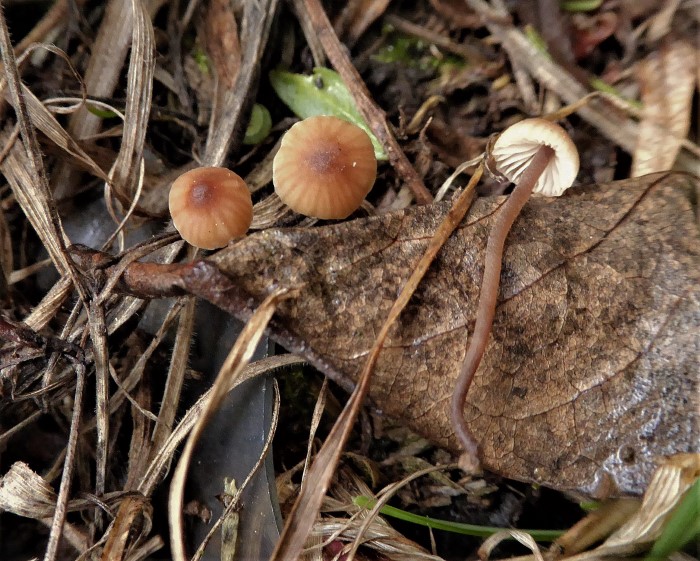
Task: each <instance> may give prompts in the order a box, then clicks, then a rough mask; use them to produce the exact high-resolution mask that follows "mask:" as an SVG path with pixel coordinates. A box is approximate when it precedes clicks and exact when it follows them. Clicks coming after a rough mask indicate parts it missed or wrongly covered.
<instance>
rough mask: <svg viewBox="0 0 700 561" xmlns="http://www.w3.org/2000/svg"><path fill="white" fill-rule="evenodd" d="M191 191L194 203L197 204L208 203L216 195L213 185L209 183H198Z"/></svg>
mask: <svg viewBox="0 0 700 561" xmlns="http://www.w3.org/2000/svg"><path fill="white" fill-rule="evenodd" d="M190 193H191V194H190V198H191V199H192V203H193V204H195V205H197V206H203V205H206V204H208V203H209V201H210V200H211V198H212V196H213V195H214V193H213V189H212V188H211V185H208V184H207V183H196V184H195V185H193V186H192V191H191V192H190Z"/></svg>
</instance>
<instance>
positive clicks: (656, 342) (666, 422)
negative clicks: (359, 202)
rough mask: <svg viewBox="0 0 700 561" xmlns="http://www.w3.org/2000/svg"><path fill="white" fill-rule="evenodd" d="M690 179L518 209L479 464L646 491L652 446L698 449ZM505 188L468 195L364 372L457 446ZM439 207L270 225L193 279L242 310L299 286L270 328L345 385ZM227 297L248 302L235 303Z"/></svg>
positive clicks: (481, 388) (580, 192)
mask: <svg viewBox="0 0 700 561" xmlns="http://www.w3.org/2000/svg"><path fill="white" fill-rule="evenodd" d="M693 187H694V184H693V182H692V181H691V180H690V179H689V178H687V177H685V176H681V175H669V174H657V175H653V176H647V177H644V178H641V179H636V180H630V181H624V182H617V183H612V184H608V185H601V186H590V187H583V188H578V189H573V190H570V191H569V193H568V194H567V195H565V196H564V197H561V198H535V199H533V200H532V201H531V202H529V203H528V205H527V206H526V207H525V208H524V210H523V212H522V214H521V216H520V218H519V219H518V220H517V221H516V223H515V225H514V226H513V229H512V230H511V233H510V236H509V238H508V242H507V245H506V249H505V258H504V263H503V271H502V274H501V292H500V298H499V304H498V309H497V312H496V317H495V322H494V326H493V334H492V338H491V342H490V344H489V347H488V349H487V351H486V354H485V356H484V359H483V362H482V365H481V367H480V368H479V371H478V373H477V376H476V379H475V382H474V385H473V387H472V389H471V391H470V393H469V395H468V397H467V405H466V409H465V415H466V418H467V420H468V422H469V423H470V427H471V428H472V430H473V433H474V434H475V435H476V436H477V438H479V439H480V441H481V449H482V454H483V462H484V465H485V466H486V467H488V468H489V469H491V470H493V471H495V472H497V473H500V474H502V475H504V476H507V477H511V478H516V479H522V480H525V481H536V482H538V483H542V484H545V485H548V486H551V487H554V488H558V489H567V490H572V491H579V492H582V493H585V494H588V495H600V494H609V493H612V494H618V493H622V494H628V493H640V492H642V491H643V490H644V487H645V484H646V482H647V481H648V478H649V477H650V475H651V472H652V470H653V467H654V458H655V457H656V456H659V455H663V454H671V453H675V452H685V451H691V450H697V449H698V443H697V438H696V436H695V435H696V434H697V433H696V432H695V431H696V429H697V426H698V413H697V412H698V410H699V408H700V402H699V398H698V372H699V371H700V368H699V366H700V340H699V337H698V333H700V243H699V238H698V229H697V224H696V222H695V218H694V211H693V208H692V207H691V203H690V200H691V194H690V193H691V192H692V188H693ZM503 201H504V199H503V198H491V199H481V200H478V201H477V202H476V203H475V204H474V206H473V208H472V210H471V211H470V214H469V216H468V218H467V220H466V222H465V225H463V226H462V227H461V228H460V229H459V230H458V231H457V232H456V233H455V235H454V236H453V237H452V238H451V239H450V240H449V241H448V243H447V244H446V245H445V247H444V248H443V250H442V251H441V253H440V254H439V255H438V258H437V259H436V261H435V263H434V264H433V267H432V269H431V271H430V272H429V273H428V274H427V275H426V278H425V279H424V282H423V284H422V285H421V286H420V287H419V289H418V291H417V292H416V294H415V295H414V298H413V300H412V302H411V304H409V306H408V307H407V309H406V310H405V312H404V313H403V315H402V316H401V319H400V322H399V324H398V325H397V326H395V327H394V329H393V330H392V332H391V334H390V337H389V341H388V343H387V345H386V348H385V350H384V352H383V354H382V355H381V357H380V359H379V363H378V365H377V370H376V372H375V375H374V379H373V382H372V384H373V385H372V390H371V397H372V399H373V402H374V404H375V405H376V407H377V408H378V409H380V410H382V411H383V412H385V413H386V414H388V415H391V416H394V417H397V418H400V419H402V420H404V421H405V422H406V423H407V424H409V425H410V426H412V427H413V428H414V429H415V430H416V431H418V432H420V433H421V434H423V435H425V436H426V437H428V438H430V439H432V440H433V441H435V442H437V443H439V444H441V445H443V446H446V447H448V448H450V449H452V450H457V443H456V440H455V437H454V434H453V433H452V429H451V426H450V422H449V415H448V410H449V401H450V396H451V393H452V389H453V386H454V382H455V379H456V376H457V373H458V371H459V368H460V364H461V362H462V359H463V356H464V352H465V349H466V346H467V332H468V329H467V328H469V330H470V329H471V326H473V323H474V311H475V306H476V302H477V298H478V287H479V284H480V280H481V275H482V264H483V250H484V246H485V243H486V238H487V236H488V232H489V229H490V225H491V223H492V221H493V219H494V216H493V212H494V211H495V210H496V209H497V208H498V206H499V205H500V204H502V203H503ZM447 208H448V207H447V206H445V205H439V204H438V205H432V206H429V207H424V208H418V207H416V208H412V209H409V210H406V211H403V212H399V213H395V214H391V215H385V216H381V217H376V218H369V219H363V220H355V221H350V222H345V223H341V224H337V225H333V226H328V227H323V228H316V229H288V230H268V231H264V232H261V233H259V234H256V235H253V236H250V237H248V238H246V239H244V240H242V241H241V242H240V243H237V244H236V245H234V246H232V247H230V248H228V249H225V250H222V251H221V252H219V253H217V254H216V255H214V256H212V257H211V259H210V260H209V262H210V263H214V264H216V265H217V266H218V267H219V268H220V269H221V270H222V271H223V272H224V273H225V274H226V275H227V276H228V277H229V278H230V279H231V281H232V283H231V286H228V287H227V286H224V285H226V284H227V283H222V282H221V281H220V280H219V281H216V282H215V283H212V286H208V285H207V282H206V280H205V279H204V278H200V277H202V274H204V273H205V271H206V269H207V267H195V268H194V269H193V272H192V274H191V275H188V276H190V277H191V278H189V280H188V279H187V278H185V285H190V290H194V291H195V292H197V293H198V294H200V295H202V296H205V297H207V298H209V299H210V300H212V301H213V302H215V303H218V304H219V305H221V306H222V307H225V308H228V309H235V310H236V313H237V314H238V315H245V311H242V310H241V308H240V302H241V299H240V298H241V295H240V293H238V294H235V295H234V294H233V292H238V291H239V290H240V291H244V292H247V293H249V294H250V295H251V296H252V298H253V299H252V300H251V301H248V302H247V304H246V306H248V307H252V306H254V305H255V302H259V301H261V300H262V299H263V298H264V296H265V295H267V294H269V293H270V292H271V291H272V290H273V289H274V288H276V287H280V286H285V287H290V288H291V287H294V288H299V289H300V290H301V292H300V296H299V297H298V298H296V299H294V300H291V301H288V302H285V303H283V304H282V305H281V306H280V308H279V313H278V316H277V321H276V323H275V324H274V325H273V331H274V332H273V336H276V337H277V338H278V339H280V340H281V341H282V342H283V343H284V344H285V345H286V346H287V347H288V348H290V350H293V351H295V352H298V353H300V354H303V355H304V356H305V357H307V358H308V359H309V360H310V361H311V362H313V363H314V364H316V365H317V366H318V367H319V368H320V369H321V370H323V371H324V372H325V373H327V374H328V375H329V376H331V377H332V378H334V379H335V380H337V381H339V382H340V383H342V384H343V385H345V386H346V387H348V386H350V385H351V384H352V381H353V379H354V377H355V376H356V375H357V373H358V372H359V371H360V369H361V368H362V364H363V361H364V358H365V356H366V353H367V351H368V349H370V347H371V346H372V342H373V340H374V335H375V332H376V331H377V330H378V329H379V327H380V326H381V323H382V322H383V320H384V318H385V316H386V314H387V312H388V310H389V308H390V307H391V304H392V302H393V300H394V299H395V298H396V295H397V294H398V291H399V290H400V288H401V286H402V285H403V283H404V281H405V280H406V278H407V277H408V275H409V273H410V271H411V270H412V268H413V266H414V264H415V263H416V262H417V261H418V260H419V259H420V256H421V254H422V252H423V250H424V249H425V247H426V246H427V244H428V242H429V238H430V236H431V235H432V233H433V231H434V230H435V228H436V227H437V225H438V224H439V222H440V220H441V219H442V217H443V216H444V214H445V212H446V211H447ZM203 265H204V264H203ZM200 269H201V271H200ZM232 287H235V289H232ZM234 296H235V298H234V299H235V300H237V302H238V304H237V305H236V306H230V305H227V303H226V301H227V299H228V298H233V297H234Z"/></svg>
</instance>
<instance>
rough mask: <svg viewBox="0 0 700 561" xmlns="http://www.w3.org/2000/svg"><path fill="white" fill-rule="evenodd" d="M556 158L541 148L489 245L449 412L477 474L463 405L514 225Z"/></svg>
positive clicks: (465, 460)
mask: <svg viewBox="0 0 700 561" xmlns="http://www.w3.org/2000/svg"><path fill="white" fill-rule="evenodd" d="M553 157H554V150H552V148H550V147H549V146H546V145H542V146H541V147H540V148H539V149H538V150H537V152H536V153H535V155H534V157H533V158H532V161H531V162H530V164H529V165H528V167H527V169H526V170H525V171H524V172H523V175H522V177H521V179H520V181H519V182H518V184H517V186H516V187H515V189H514V190H513V193H512V194H511V195H510V197H508V199H507V200H506V202H505V203H504V204H503V206H502V207H501V208H500V210H499V212H498V216H497V217H496V221H495V223H494V225H493V226H492V228H491V232H490V233H489V239H488V241H487V243H486V252H485V258H484V276H483V277H482V280H481V290H480V292H479V303H478V306H477V313H476V321H475V324H474V333H473V334H472V336H471V340H470V341H469V348H468V349H467V353H466V355H465V356H464V362H463V363H462V369H461V370H460V373H459V377H458V378H457V384H456V385H455V389H454V393H453V394H452V404H451V410H450V416H451V418H452V426H453V428H454V431H455V433H456V434H457V438H458V439H459V441H460V444H461V445H462V449H463V450H464V453H463V455H462V457H461V458H460V465H461V466H462V467H463V468H465V469H467V471H474V470H476V469H477V468H478V466H479V444H478V443H477V441H476V440H475V439H474V437H473V436H472V433H471V431H470V430H469V427H468V426H467V422H466V420H465V419H464V402H465V400H466V398H467V392H468V391H469V387H470V386H471V384H472V381H473V380H474V374H475V373H476V370H477V368H479V364H480V363H481V359H482V357H483V356H484V351H485V350H486V344H487V343H488V340H489V334H490V333H491V326H492V325H493V317H494V314H495V312H496V300H497V298H498V291H499V284H500V277H501V261H502V259H503V246H504V244H505V241H506V237H507V236H508V232H509V231H510V228H511V226H512V225H513V222H514V221H515V219H516V218H517V217H518V215H519V214H520V211H521V210H522V208H523V207H524V206H525V203H526V202H527V200H528V199H529V198H530V194H531V193H532V191H533V189H534V188H535V185H536V184H537V180H538V179H539V177H540V175H542V173H543V172H544V170H545V168H546V167H547V166H548V165H549V162H550V161H551V159H552V158H553Z"/></svg>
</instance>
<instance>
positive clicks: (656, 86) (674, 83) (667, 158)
mask: <svg viewBox="0 0 700 561" xmlns="http://www.w3.org/2000/svg"><path fill="white" fill-rule="evenodd" d="M697 62H698V61H697V58H696V50H695V49H694V48H693V47H692V46H691V45H690V44H689V43H687V42H686V41H682V40H676V41H673V42H665V43H662V45H661V46H660V48H658V49H655V50H654V51H653V52H651V53H650V54H649V55H648V56H647V57H646V58H645V59H644V60H643V61H642V62H641V63H640V64H639V82H640V85H641V90H642V102H643V103H644V109H643V110H642V121H641V123H640V125H639V135H638V137H637V146H636V148H635V151H634V156H633V158H634V159H633V163H632V177H640V176H642V175H646V174H648V173H653V172H657V171H664V170H668V169H671V167H672V166H673V163H674V162H675V161H676V157H677V156H678V153H679V152H680V149H681V144H682V142H683V140H684V139H685V138H686V136H687V134H688V129H689V128H690V120H691V113H692V110H693V103H692V102H693V92H694V90H695V78H696V77H695V73H696V68H697V66H698V64H697Z"/></svg>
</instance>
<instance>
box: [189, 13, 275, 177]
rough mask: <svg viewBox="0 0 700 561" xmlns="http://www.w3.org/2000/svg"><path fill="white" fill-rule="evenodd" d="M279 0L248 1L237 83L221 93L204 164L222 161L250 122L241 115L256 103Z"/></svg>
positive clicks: (213, 164)
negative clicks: (259, 77) (254, 96)
mask: <svg viewBox="0 0 700 561" xmlns="http://www.w3.org/2000/svg"><path fill="white" fill-rule="evenodd" d="M278 4H279V0H258V1H257V2H245V4H244V13H243V24H242V29H241V36H242V40H241V44H242V45H243V53H242V58H241V66H240V70H239V72H238V74H237V77H236V83H235V86H234V87H233V88H230V89H226V90H225V91H224V92H223V94H217V97H218V99H217V103H216V104H215V107H214V109H213V110H212V114H211V119H210V121H209V135H208V137H207V144H206V147H205V149H204V157H203V158H202V162H203V165H206V166H220V165H222V164H223V163H224V161H225V160H226V155H227V154H228V153H229V151H230V150H231V149H233V148H235V145H234V141H240V138H237V136H238V137H241V138H242V134H243V132H244V130H245V125H246V123H243V122H242V121H241V116H242V115H244V114H245V113H246V110H247V109H248V108H249V107H250V106H251V105H252V103H253V99H252V95H253V92H254V91H255V88H256V86H257V77H258V74H259V72H260V60H261V59H262V53H263V51H264V49H265V46H266V45H267V40H268V38H269V35H270V29H271V28H272V21H273V19H274V17H275V14H276V12H277V5H278Z"/></svg>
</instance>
